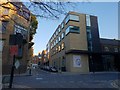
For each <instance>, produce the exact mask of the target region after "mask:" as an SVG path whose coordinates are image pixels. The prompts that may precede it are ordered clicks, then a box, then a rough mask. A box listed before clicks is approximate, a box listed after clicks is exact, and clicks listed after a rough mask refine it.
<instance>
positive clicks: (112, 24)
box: [33, 2, 118, 55]
mask: <svg viewBox="0 0 120 90" xmlns="http://www.w3.org/2000/svg"><path fill="white" fill-rule="evenodd" d="M74 3H76V2H74ZM76 6H77V7H76V8H74V9H72V8H69V9H68V11H75V12H79V13H85V14H90V15H95V16H97V17H98V25H99V34H100V37H101V38H110V39H114V38H115V39H118V3H117V2H84V3H83V2H77V3H76ZM64 17H65V16H64V15H61V18H60V19H59V20H51V19H50V20H49V19H42V18H38V22H39V24H38V29H37V33H36V35H35V36H34V40H33V41H34V42H35V44H34V46H33V48H34V54H35V55H37V54H38V52H41V51H42V50H44V49H46V44H47V43H48V41H49V39H50V37H51V36H52V34H53V33H54V31H55V30H56V28H57V27H58V25H59V24H60V23H61V22H62V21H63V19H64Z"/></svg>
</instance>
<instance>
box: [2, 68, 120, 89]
mask: <svg viewBox="0 0 120 90" xmlns="http://www.w3.org/2000/svg"><path fill="white" fill-rule="evenodd" d="M119 74H120V72H95V73H89V74H80V73H70V72H61V73H51V72H47V71H43V70H39V69H35V70H32V75H31V76H30V75H29V74H28V72H26V73H25V74H21V75H15V77H14V82H13V87H12V88H109V89H111V88H112V89H118V88H120V78H119V79H118V76H119ZM3 88H8V85H6V86H5V85H3Z"/></svg>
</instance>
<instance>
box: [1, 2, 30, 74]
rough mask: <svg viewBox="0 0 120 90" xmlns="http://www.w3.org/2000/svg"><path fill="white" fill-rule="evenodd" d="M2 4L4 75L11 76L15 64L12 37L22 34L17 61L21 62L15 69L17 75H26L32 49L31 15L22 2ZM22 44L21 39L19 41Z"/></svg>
mask: <svg viewBox="0 0 120 90" xmlns="http://www.w3.org/2000/svg"><path fill="white" fill-rule="evenodd" d="M0 3H2V2H0ZM5 3H6V2H4V4H1V5H2V7H0V10H1V12H0V13H1V14H0V27H1V28H0V53H1V55H0V56H2V74H10V72H11V66H12V63H13V56H11V52H10V47H11V45H10V42H9V41H10V35H17V33H19V34H21V35H22V37H23V40H22V41H23V42H22V44H21V45H19V46H18V54H17V56H16V58H15V61H17V60H18V61H19V64H18V63H17V66H19V68H18V69H15V73H24V72H25V71H26V68H27V63H28V61H29V49H30V48H31V46H32V45H31V41H29V36H30V35H29V32H30V31H29V30H30V29H29V27H30V22H31V20H30V18H31V13H30V11H29V10H28V9H27V8H26V6H25V5H24V4H23V3H21V2H8V3H6V4H5ZM17 42H20V39H19V40H18V39H17Z"/></svg>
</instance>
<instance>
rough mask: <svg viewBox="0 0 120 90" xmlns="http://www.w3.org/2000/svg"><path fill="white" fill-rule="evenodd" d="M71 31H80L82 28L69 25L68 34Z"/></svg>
mask: <svg viewBox="0 0 120 90" xmlns="http://www.w3.org/2000/svg"><path fill="white" fill-rule="evenodd" d="M69 32H70V33H80V29H79V27H77V26H68V27H67V29H66V33H65V34H66V35H67V34H68V33H69Z"/></svg>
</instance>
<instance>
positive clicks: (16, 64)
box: [15, 60, 20, 69]
mask: <svg viewBox="0 0 120 90" xmlns="http://www.w3.org/2000/svg"><path fill="white" fill-rule="evenodd" d="M19 66H20V62H19V60H17V61H16V62H15V67H16V69H18V67H19Z"/></svg>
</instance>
